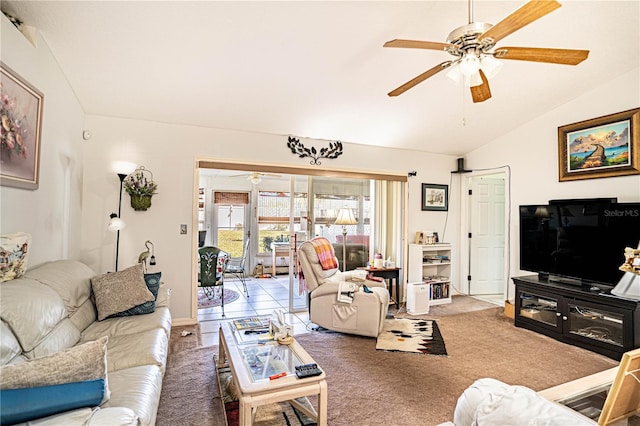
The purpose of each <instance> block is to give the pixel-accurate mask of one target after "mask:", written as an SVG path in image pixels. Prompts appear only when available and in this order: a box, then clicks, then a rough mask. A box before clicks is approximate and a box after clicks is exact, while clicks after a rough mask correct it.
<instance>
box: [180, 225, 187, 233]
mask: <svg viewBox="0 0 640 426" xmlns="http://www.w3.org/2000/svg"><path fill="white" fill-rule="evenodd" d="M186 234H187V225H186V224H184V223H183V224H182V225H180V235H186Z"/></svg>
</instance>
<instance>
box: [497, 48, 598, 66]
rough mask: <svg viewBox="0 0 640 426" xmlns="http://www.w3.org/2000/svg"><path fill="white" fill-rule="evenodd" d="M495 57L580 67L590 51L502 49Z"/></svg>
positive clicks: (498, 50)
mask: <svg viewBox="0 0 640 426" xmlns="http://www.w3.org/2000/svg"><path fill="white" fill-rule="evenodd" d="M494 56H495V57H496V58H499V59H515V60H518V61H532V62H549V63H552V64H563V65H578V64H579V63H580V62H582V61H584V60H585V59H587V57H588V56H589V51H588V50H574V49H544V48H539V47H501V48H499V49H496V51H495V54H494Z"/></svg>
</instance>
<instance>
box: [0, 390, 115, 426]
mask: <svg viewBox="0 0 640 426" xmlns="http://www.w3.org/2000/svg"><path fill="white" fill-rule="evenodd" d="M103 397H104V380H103V379H96V380H88V381H85V382H75V383H64V384H61V385H51V386H38V387H35V388H24V389H7V390H0V424H3V425H5V424H6V425H9V424H15V423H22V422H28V421H30V420H35V419H40V418H42V417H47V416H52V415H54V414H58V413H62V412H65V411H70V410H75V409H76V408H83V407H97V406H98V405H100V402H101V401H102V399H103Z"/></svg>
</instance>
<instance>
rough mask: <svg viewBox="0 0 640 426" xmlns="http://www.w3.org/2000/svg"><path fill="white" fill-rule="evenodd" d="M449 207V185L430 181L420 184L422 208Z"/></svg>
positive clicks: (441, 209)
mask: <svg viewBox="0 0 640 426" xmlns="http://www.w3.org/2000/svg"><path fill="white" fill-rule="evenodd" d="M448 209H449V186H448V185H436V184H432V183H423V184H422V210H423V211H424V210H439V211H447V210H448Z"/></svg>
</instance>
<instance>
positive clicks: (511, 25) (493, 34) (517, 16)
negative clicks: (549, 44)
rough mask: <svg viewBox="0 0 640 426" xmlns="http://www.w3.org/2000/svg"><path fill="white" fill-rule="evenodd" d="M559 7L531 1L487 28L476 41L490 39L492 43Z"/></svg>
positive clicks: (550, 1)
mask: <svg viewBox="0 0 640 426" xmlns="http://www.w3.org/2000/svg"><path fill="white" fill-rule="evenodd" d="M559 7H560V3H558V2H557V1H555V0H531V1H529V2H528V3H526V4H525V5H524V6H522V7H521V8H520V9H518V10H516V11H515V12H513V13H512V14H511V15H509V16H507V17H506V18H504V19H503V20H502V21H500V22H498V23H497V24H496V25H494V26H493V27H491V28H489V29H488V30H487V31H485V32H484V33H483V34H482V35H480V36H479V37H478V41H483V40H484V39H488V38H490V39H492V40H493V42H494V43H496V42H497V41H498V40H501V39H503V38H505V37H506V36H508V35H509V34H511V33H513V32H515V31H517V30H519V29H520V28H522V27H524V26H525V25H528V24H530V23H532V22H533V21H535V20H536V19H540V18H542V17H543V16H544V15H546V14H548V13H551V12H553V11H554V10H556V9H557V8H559Z"/></svg>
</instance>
